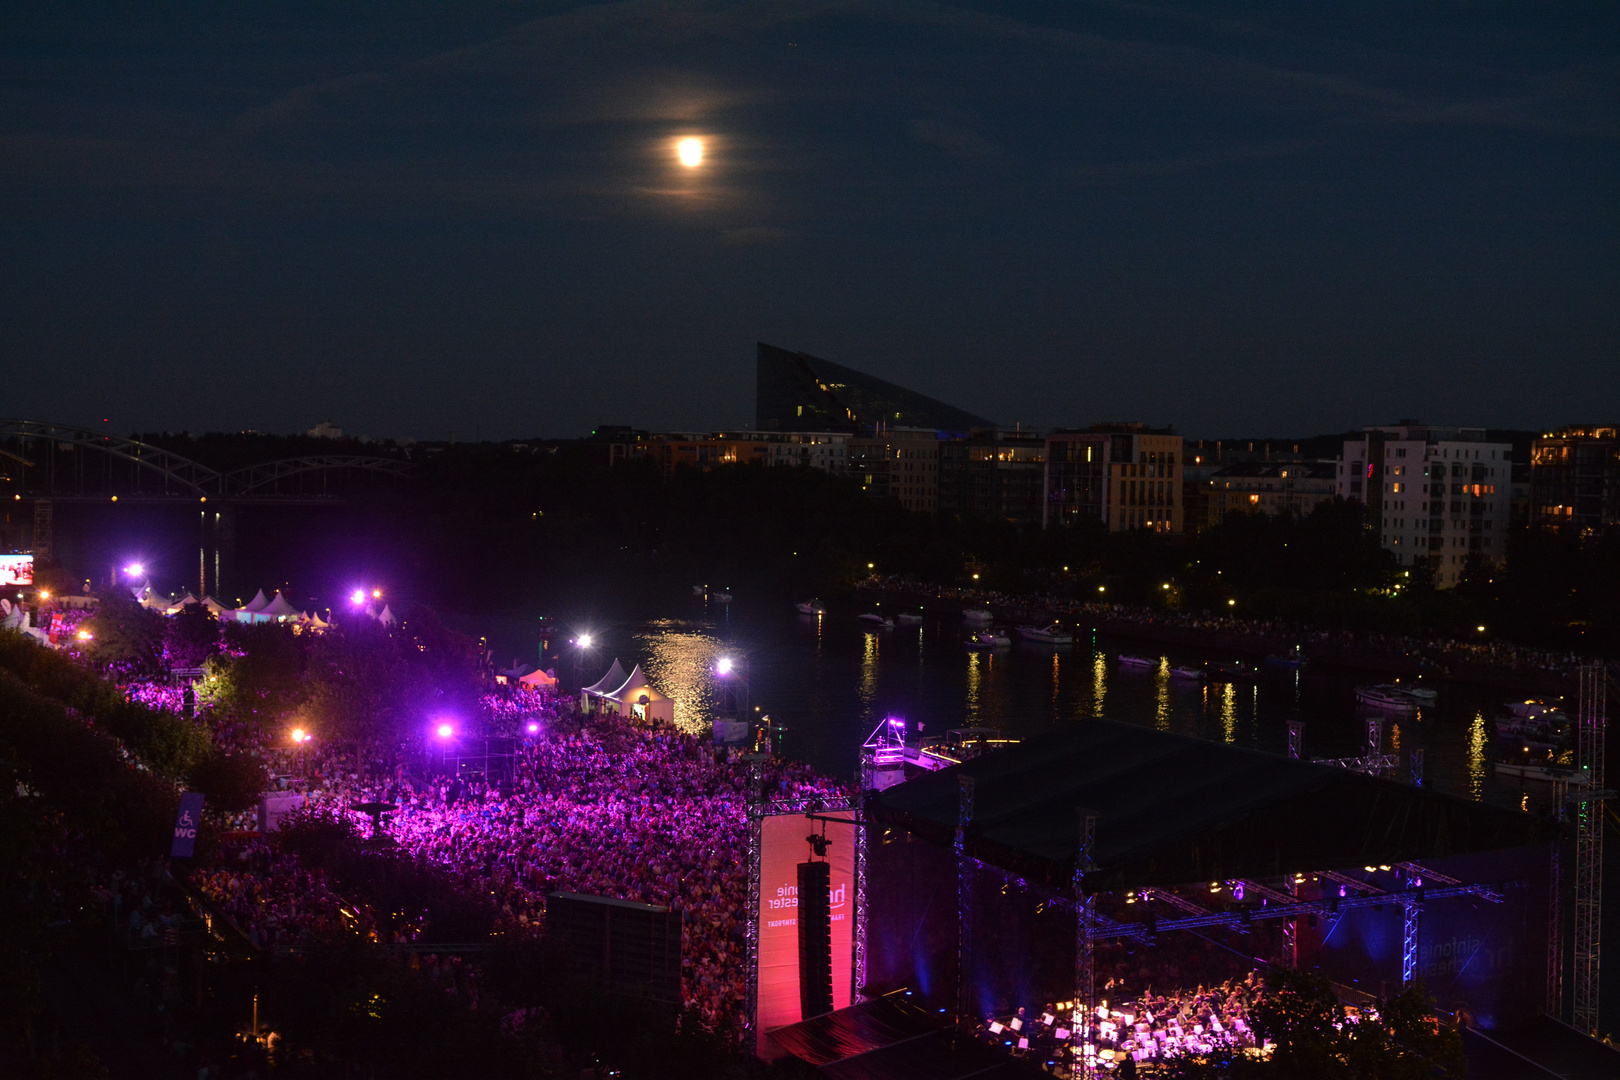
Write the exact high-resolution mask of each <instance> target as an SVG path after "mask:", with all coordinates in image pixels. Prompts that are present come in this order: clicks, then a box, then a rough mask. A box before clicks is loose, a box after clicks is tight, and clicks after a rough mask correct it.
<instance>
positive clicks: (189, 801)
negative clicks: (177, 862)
mask: <svg viewBox="0 0 1620 1080" xmlns="http://www.w3.org/2000/svg"><path fill="white" fill-rule="evenodd" d="M202 808H203V797H202V796H201V795H200V794H198V793H197V792H195V791H188V792H185V793H184V794H183V795H181V796H180V813H179V814H177V815H175V819H174V844H173V845H172V846H171V847H170V848H169V856H170V857H171V858H175V859H189V858H191V853H192V852H193V851H195V850H196V848H197V826H198V825H199V824H200V823H201V822H202Z"/></svg>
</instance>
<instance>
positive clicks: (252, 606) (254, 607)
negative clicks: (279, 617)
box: [237, 589, 270, 615]
mask: <svg viewBox="0 0 1620 1080" xmlns="http://www.w3.org/2000/svg"><path fill="white" fill-rule="evenodd" d="M269 606H270V601H269V599H268V598H266V597H265V595H264V590H263V589H260V590H259V591H258V592H256V593H254V594H253V599H251V600H249V601H248V602H247V603H245V604H243V605H242V606H241V607H240V608H237V610H238V611H247V612H251V613H253V614H254V615H257V614H258V613H259V612H261V611H263V610H264V609H265V608H267V607H269Z"/></svg>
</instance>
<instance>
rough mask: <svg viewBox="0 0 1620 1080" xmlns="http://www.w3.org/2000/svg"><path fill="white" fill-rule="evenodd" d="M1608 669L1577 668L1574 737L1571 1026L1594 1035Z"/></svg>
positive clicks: (1600, 948)
mask: <svg viewBox="0 0 1620 1080" xmlns="http://www.w3.org/2000/svg"><path fill="white" fill-rule="evenodd" d="M1608 691H1609V685H1608V673H1607V672H1606V671H1605V670H1604V667H1603V665H1602V664H1588V665H1586V666H1584V667H1582V668H1581V696H1580V717H1579V720H1578V721H1577V723H1578V725H1579V728H1578V731H1577V735H1576V739H1577V741H1576V750H1575V755H1576V758H1575V763H1576V766H1577V771H1576V779H1577V781H1578V782H1579V784H1580V789H1579V791H1578V793H1576V795H1575V798H1576V800H1577V801H1576V804H1575V956H1574V961H1575V962H1574V964H1573V965H1572V967H1573V969H1574V970H1573V972H1572V974H1573V976H1574V977H1573V978H1572V979H1571V980H1570V981H1571V982H1572V983H1573V984H1574V987H1573V989H1574V998H1575V1000H1574V1008H1573V1015H1572V1017H1571V1019H1572V1020H1573V1022H1574V1026H1575V1027H1576V1028H1577V1029H1579V1030H1581V1031H1584V1032H1586V1033H1587V1034H1588V1035H1591V1036H1593V1037H1594V1038H1595V1037H1596V1036H1597V1026H1598V971H1599V967H1600V966H1601V964H1600V961H1601V959H1602V953H1603V815H1604V803H1605V802H1606V801H1607V799H1608V797H1609V794H1610V793H1609V792H1608V791H1607V790H1606V789H1605V788H1604V786H1603V780H1604V777H1603V744H1604V727H1605V725H1606V724H1607V722H1608Z"/></svg>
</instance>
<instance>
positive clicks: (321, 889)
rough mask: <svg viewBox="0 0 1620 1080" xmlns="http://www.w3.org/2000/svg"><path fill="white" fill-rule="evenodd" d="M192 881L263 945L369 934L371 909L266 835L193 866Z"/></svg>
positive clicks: (281, 946)
mask: <svg viewBox="0 0 1620 1080" xmlns="http://www.w3.org/2000/svg"><path fill="white" fill-rule="evenodd" d="M191 884H192V885H193V886H194V887H195V888H197V889H199V890H201V892H202V893H203V894H204V895H205V896H207V897H208V898H209V899H210V900H212V901H213V902H214V903H215V904H216V905H217V906H218V907H219V909H220V910H221V911H222V912H224V914H225V915H226V916H227V917H228V918H229V919H230V920H231V921H232V922H233V923H235V925H236V927H237V929H239V930H240V931H241V932H242V934H243V936H245V937H246V938H247V939H248V940H249V941H250V942H252V943H253V944H254V945H255V946H257V947H259V948H261V949H276V950H279V949H293V948H299V947H302V946H307V945H315V944H319V943H322V942H332V941H335V940H337V939H338V938H340V937H342V936H344V935H347V934H353V933H358V934H360V935H362V936H366V935H368V934H369V930H370V919H371V916H370V912H368V911H367V910H366V909H365V908H364V907H363V906H357V905H350V904H347V903H345V902H344V900H343V899H342V898H341V897H339V896H338V895H337V894H336V893H335V892H333V891H332V889H331V888H330V887H329V885H328V884H327V881H326V877H325V875H324V874H323V873H322V872H321V871H320V870H319V869H314V870H311V869H308V868H306V867H304V866H302V865H300V864H299V862H298V860H297V859H296V858H294V857H293V856H292V855H291V854H289V853H287V852H285V851H283V850H281V849H280V848H278V847H276V846H274V845H273V844H270V843H268V842H267V841H265V840H264V839H253V840H248V841H245V842H242V843H240V844H238V845H235V846H234V847H233V848H232V849H231V850H230V851H229V852H228V853H226V854H225V855H224V857H223V858H222V859H221V860H220V861H219V863H218V864H216V865H214V866H210V867H200V868H198V869H197V870H195V871H193V873H192V875H191Z"/></svg>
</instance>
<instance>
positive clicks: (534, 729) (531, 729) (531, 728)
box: [529, 724, 540, 735]
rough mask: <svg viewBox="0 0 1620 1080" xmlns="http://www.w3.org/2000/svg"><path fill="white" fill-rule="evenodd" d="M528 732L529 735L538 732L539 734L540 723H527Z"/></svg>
mask: <svg viewBox="0 0 1620 1080" xmlns="http://www.w3.org/2000/svg"><path fill="white" fill-rule="evenodd" d="M529 734H530V735H538V734H540V725H539V724H530V725H529Z"/></svg>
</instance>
